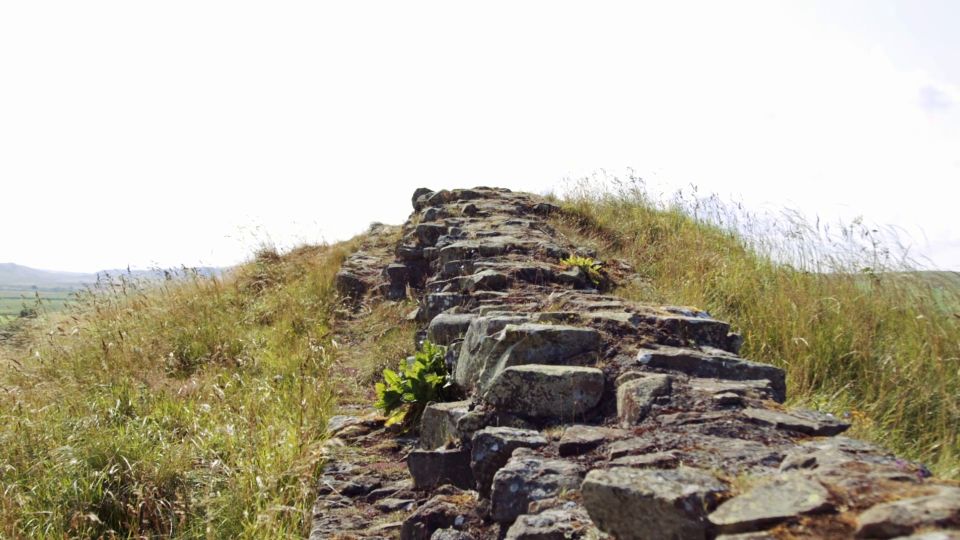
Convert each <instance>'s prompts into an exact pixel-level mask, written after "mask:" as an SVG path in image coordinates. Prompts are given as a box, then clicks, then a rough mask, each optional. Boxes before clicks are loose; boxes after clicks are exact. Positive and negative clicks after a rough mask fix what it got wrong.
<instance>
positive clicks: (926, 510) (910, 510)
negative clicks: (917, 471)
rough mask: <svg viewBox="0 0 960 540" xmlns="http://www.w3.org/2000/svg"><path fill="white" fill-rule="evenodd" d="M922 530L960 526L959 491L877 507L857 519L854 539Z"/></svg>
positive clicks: (939, 488)
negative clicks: (855, 537)
mask: <svg viewBox="0 0 960 540" xmlns="http://www.w3.org/2000/svg"><path fill="white" fill-rule="evenodd" d="M925 527H960V488H956V487H950V486H937V487H935V488H934V489H933V492H932V493H930V494H929V495H925V496H921V497H912V498H908V499H900V500H898V501H892V502H888V503H883V504H878V505H876V506H874V507H873V508H871V509H869V510H867V511H866V512H864V513H862V514H860V516H859V517H858V518H857V538H893V537H896V536H906V535H909V534H912V533H913V532H916V531H917V530H919V529H921V528H925Z"/></svg>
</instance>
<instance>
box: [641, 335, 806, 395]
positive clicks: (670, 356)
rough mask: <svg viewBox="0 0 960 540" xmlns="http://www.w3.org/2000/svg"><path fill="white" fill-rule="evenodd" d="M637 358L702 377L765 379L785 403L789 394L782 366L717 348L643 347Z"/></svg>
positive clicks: (664, 367)
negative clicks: (746, 357) (753, 360)
mask: <svg viewBox="0 0 960 540" xmlns="http://www.w3.org/2000/svg"><path fill="white" fill-rule="evenodd" d="M637 361H638V362H639V363H640V364H641V365H644V366H647V367H651V368H658V369H669V370H674V371H680V372H683V373H686V374H688V375H693V376H694V377H701V378H703V377H710V378H716V379H729V380H735V381H744V380H757V379H766V380H768V381H770V385H771V387H772V389H773V397H774V399H775V400H777V401H779V402H783V401H784V400H785V399H786V395H787V384H786V375H785V374H784V372H783V370H782V369H780V368H778V367H775V366H771V365H767V364H760V363H757V362H751V361H749V360H744V359H743V358H740V357H738V356H735V355H733V354H730V353H726V352H724V351H720V350H717V349H708V350H705V351H701V350H696V349H687V348H680V347H661V348H658V349H643V350H641V351H640V352H639V353H638V354H637Z"/></svg>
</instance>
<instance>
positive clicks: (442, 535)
mask: <svg viewBox="0 0 960 540" xmlns="http://www.w3.org/2000/svg"><path fill="white" fill-rule="evenodd" d="M430 540H474V537H473V535H472V534H470V533H467V532H463V531H458V530H456V529H438V530H436V531H434V532H433V535H432V536H431V537H430Z"/></svg>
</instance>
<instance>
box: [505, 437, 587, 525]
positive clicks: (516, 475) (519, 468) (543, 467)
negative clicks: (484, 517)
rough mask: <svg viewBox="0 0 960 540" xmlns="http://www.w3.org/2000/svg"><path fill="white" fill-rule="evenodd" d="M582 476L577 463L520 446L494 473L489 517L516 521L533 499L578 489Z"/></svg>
mask: <svg viewBox="0 0 960 540" xmlns="http://www.w3.org/2000/svg"><path fill="white" fill-rule="evenodd" d="M580 480H581V476H580V468H579V467H578V466H577V465H576V464H575V463H572V462H570V461H564V460H560V459H547V458H543V457H540V456H536V455H534V454H533V452H532V451H531V450H529V449H520V450H517V451H516V452H514V454H513V457H511V458H510V460H509V461H508V462H507V464H506V465H505V466H504V467H503V468H501V469H500V470H499V471H497V473H496V475H494V477H493V487H492V490H491V493H490V517H492V518H493V520H494V521H497V522H500V523H513V521H514V520H515V519H517V517H518V516H519V515H521V514H525V513H526V512H527V507H528V506H529V504H530V503H531V502H534V501H537V500H542V499H547V498H551V497H556V496H557V495H558V494H559V493H560V491H561V490H568V491H570V490H576V489H579V487H580Z"/></svg>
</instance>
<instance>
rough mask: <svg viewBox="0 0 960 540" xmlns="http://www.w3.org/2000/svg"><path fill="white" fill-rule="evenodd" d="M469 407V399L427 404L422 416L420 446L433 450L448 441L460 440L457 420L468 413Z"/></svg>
mask: <svg viewBox="0 0 960 540" xmlns="http://www.w3.org/2000/svg"><path fill="white" fill-rule="evenodd" d="M469 408H470V402H469V401H450V402H447V403H431V404H429V405H427V406H426V408H425V409H424V410H423V416H421V417H420V447H421V448H424V449H427V450H432V449H434V448H439V447H441V446H444V445H446V444H447V443H448V442H457V441H459V439H460V433H459V432H458V431H457V422H458V421H459V420H460V419H461V418H463V415H465V414H467V412H468V411H469Z"/></svg>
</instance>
